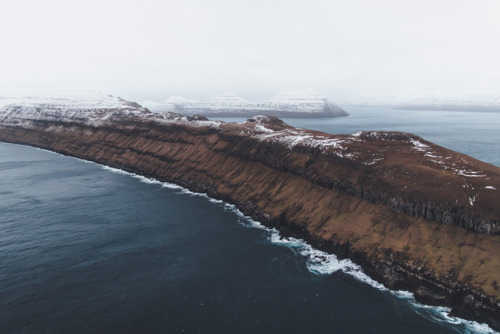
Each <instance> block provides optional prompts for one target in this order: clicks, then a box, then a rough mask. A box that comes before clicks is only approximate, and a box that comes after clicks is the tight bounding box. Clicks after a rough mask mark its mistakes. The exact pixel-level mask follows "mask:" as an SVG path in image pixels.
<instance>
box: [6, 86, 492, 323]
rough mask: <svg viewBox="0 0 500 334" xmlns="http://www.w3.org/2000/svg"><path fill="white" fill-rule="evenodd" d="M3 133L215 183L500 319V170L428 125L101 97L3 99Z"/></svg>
mask: <svg viewBox="0 0 500 334" xmlns="http://www.w3.org/2000/svg"><path fill="white" fill-rule="evenodd" d="M0 141H4V142H10V143H18V144H24V145H31V146H35V147H40V148H44V149H47V150H51V151H55V152H59V153H61V154H65V155H69V156H73V157H78V158H82V159H86V160H90V161H95V162H97V163H100V164H104V165H108V166H112V167H116V168H120V169H123V170H126V171H129V172H133V173H137V174H141V175H144V176H147V177H152V178H155V179H158V180H161V181H168V182H173V183H176V184H179V185H181V186H184V187H186V188H188V189H190V190H193V191H198V192H205V193H208V195H209V196H211V197H213V198H217V199H222V200H224V201H227V202H230V203H233V204H235V205H236V206H237V207H238V208H239V209H240V210H241V211H242V212H243V213H245V214H247V215H250V216H252V217H253V218H254V219H257V220H259V221H261V222H262V223H263V224H265V225H268V226H274V227H276V228H277V229H279V230H280V232H281V234H282V235H284V236H298V237H300V238H303V239H305V240H306V241H308V242H310V243H311V244H312V245H314V246H315V247H318V248H320V249H322V250H326V251H329V252H332V253H335V254H337V255H338V256H339V257H341V258H350V259H352V260H353V261H354V262H356V263H358V264H360V265H361V266H362V267H363V268H364V270H365V272H366V273H367V274H369V275H370V276H371V277H373V278H375V279H376V280H378V281H380V282H382V283H383V284H384V285H386V286H387V287H388V288H390V289H395V290H399V289H404V290H410V291H412V292H414V293H415V297H416V299H417V300H418V301H421V302H423V303H427V304H432V305H446V306H449V307H451V308H452V311H451V312H452V314H453V315H456V316H461V317H464V318H467V319H474V320H478V321H480V322H486V323H488V324H489V325H490V326H491V327H492V328H494V329H496V330H500V256H499V254H500V206H499V205H498V204H499V199H500V193H499V191H500V168H499V167H496V166H493V165H490V164H487V163H484V162H481V161H478V160H475V159H473V158H471V157H469V156H466V155H463V154H460V153H457V152H453V151H451V150H448V149H446V148H443V147H440V146H438V145H435V144H433V143H431V142H428V141H426V140H424V139H423V138H420V137H418V136H415V135H412V134H409V133H403V132H374V131H369V132H360V133H355V134H352V135H333V134H327V133H322V132H318V131H311V130H304V129H298V128H294V127H291V126H288V125H287V124H285V123H284V122H282V121H281V120H280V119H278V118H275V117H270V116H255V117H253V118H250V119H248V120H247V121H246V122H242V123H225V122H222V121H210V120H208V119H207V118H205V117H203V116H196V115H190V116H182V115H179V114H175V113H169V112H167V113H152V112H150V111H149V110H148V109H146V108H143V107H141V106H140V105H138V104H137V103H134V102H127V101H124V100H122V99H120V98H114V97H111V96H101V97H98V98H97V97H92V98H79V99H75V98H58V99H36V98H31V99H24V100H5V99H3V100H0Z"/></svg>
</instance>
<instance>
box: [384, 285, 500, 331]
mask: <svg viewBox="0 0 500 334" xmlns="http://www.w3.org/2000/svg"><path fill="white" fill-rule="evenodd" d="M390 292H391V293H392V294H393V295H395V296H396V297H398V298H400V299H405V300H407V301H408V302H409V303H410V305H412V306H413V307H414V308H415V310H416V311H417V313H419V314H421V312H419V311H424V310H425V311H427V312H425V314H423V316H424V317H426V318H431V320H433V321H435V322H440V323H446V324H450V325H462V326H463V327H465V328H464V330H465V331H464V334H473V333H474V334H495V333H498V332H496V331H494V330H493V329H491V328H490V327H489V326H488V325H487V324H481V323H478V322H476V321H471V320H465V319H462V318H457V317H452V316H450V315H449V314H450V311H451V309H450V308H449V307H445V306H430V305H425V304H421V303H419V302H417V301H416V300H415V296H414V295H413V293H411V292H409V291H403V290H399V291H390Z"/></svg>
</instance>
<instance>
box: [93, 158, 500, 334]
mask: <svg viewBox="0 0 500 334" xmlns="http://www.w3.org/2000/svg"><path fill="white" fill-rule="evenodd" d="M100 166H101V167H102V168H103V169H105V170H108V171H110V172H113V173H118V174H123V175H129V176H132V177H134V178H136V179H138V180H139V181H141V182H144V183H148V184H155V185H160V186H161V187H163V188H167V189H171V190H177V193H178V194H182V195H189V196H197V197H203V198H206V199H207V200H208V201H210V202H211V203H214V204H217V205H222V206H223V208H224V210H225V211H230V212H232V213H234V214H235V215H236V216H237V217H238V222H239V223H240V224H241V225H243V226H245V227H248V228H256V229H260V230H263V231H265V232H266V233H267V234H268V235H267V239H268V241H269V242H270V243H272V244H275V245H279V246H284V247H287V248H290V249H291V250H293V251H294V252H297V253H299V254H300V255H302V256H304V257H305V258H306V266H307V269H308V270H309V271H310V272H311V273H313V274H315V275H330V274H333V273H335V272H338V271H340V272H343V273H345V274H347V275H350V276H351V277H353V278H354V279H356V280H358V281H360V282H363V283H365V284H368V285H370V286H372V287H373V288H375V289H378V290H380V291H383V292H387V293H391V294H393V295H394V296H396V297H397V298H399V299H404V300H406V301H407V302H408V303H409V304H410V305H411V306H412V308H413V309H414V310H415V312H417V313H418V314H420V315H421V316H423V317H425V318H427V319H431V320H432V321H434V322H439V323H447V324H450V325H455V326H460V327H462V330H463V333H464V334H472V333H477V334H494V333H498V332H496V331H494V330H492V329H491V328H490V327H489V326H488V325H486V324H480V323H478V322H475V321H469V320H465V319H461V318H456V317H451V316H449V312H450V308H447V307H442V306H428V305H424V304H421V303H419V302H417V301H416V300H415V297H414V295H413V294H412V293H411V292H409V291H392V290H389V289H387V288H386V287H385V286H384V285H383V284H381V283H379V282H377V281H375V280H373V279H372V278H370V277H369V276H368V275H367V274H365V273H364V272H363V270H362V268H361V267H360V266H359V265H357V264H355V263H354V262H352V261H351V260H349V259H342V260H339V259H338V258H337V256H336V255H334V254H329V253H326V252H323V251H321V250H318V249H315V248H314V247H312V246H311V245H309V244H308V243H307V242H305V241H304V240H302V239H299V238H292V237H282V236H281V235H280V234H279V231H278V230H277V229H275V228H272V227H267V226H264V225H263V224H261V223H260V222H258V221H255V220H254V219H252V218H251V217H249V216H245V215H244V214H243V213H242V212H241V211H240V210H239V209H238V208H237V207H236V206H235V205H234V204H230V203H227V202H224V201H222V200H217V199H214V198H211V197H209V196H208V195H207V194H205V193H198V192H193V191H191V190H188V189H186V188H184V187H182V186H179V185H176V184H173V183H169V182H161V181H157V180H154V179H151V178H147V177H144V176H141V175H138V174H135V173H130V172H126V171H123V170H120V169H117V168H113V167H108V166H104V165H100Z"/></svg>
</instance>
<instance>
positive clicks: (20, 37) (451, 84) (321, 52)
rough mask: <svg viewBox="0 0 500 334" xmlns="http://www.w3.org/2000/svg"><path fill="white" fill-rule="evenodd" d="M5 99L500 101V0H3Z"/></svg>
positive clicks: (0, 84)
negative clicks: (302, 92) (297, 94)
mask: <svg viewBox="0 0 500 334" xmlns="http://www.w3.org/2000/svg"><path fill="white" fill-rule="evenodd" d="M0 47H1V52H0V96H12V95H28V94H35V93H37V92H40V91H52V90H54V91H56V90H64V89H84V90H88V89H90V90H99V91H102V92H106V93H109V94H113V95H117V96H122V97H124V98H127V99H130V100H137V101H141V100H148V99H151V100H163V99H165V98H166V97H168V96H169V95H174V94H179V95H183V96H186V97H193V98H203V97H207V96H210V95H213V94H218V93H222V92H233V93H235V94H237V95H240V96H242V97H244V98H246V99H250V100H252V99H254V100H255V99H261V98H267V97H271V96H273V95H275V94H277V93H280V92H282V91H288V90H297V89H303V88H312V89H315V90H318V91H321V92H323V93H324V94H325V95H326V96H328V97H330V98H332V99H333V100H334V101H338V102H341V103H342V102H344V103H345V102H356V101H359V100H366V99H372V98H373V99H376V98H377V97H380V96H410V95H412V94H426V93H428V92H433V91H446V92H451V93H456V94H469V93H470V94H472V93H474V94H477V93H478V92H479V93H485V94H494V95H495V94H496V95H497V96H499V95H500V60H499V59H500V1H499V0H477V1H464V0H456V1H451V0H446V1H443V0H433V1H427V0H424V1H422V0H421V1H414V0H410V1H397V0H380V1H370V0H354V1H336V0H329V1H323V0H318V1H295V0H291V1H272V0H267V1H262V0H253V1H234V0H233V1H226V0H213V1H206V0H205V1H197V0H185V1H181V0H170V1H169V0H167V1H156V0H142V1H129V0H121V1H116V0H100V1H96V0H86V1H81V0H72V1H69V0H44V1H38V0H4V1H2V3H1V4H0Z"/></svg>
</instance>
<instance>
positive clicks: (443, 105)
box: [350, 92, 500, 112]
mask: <svg viewBox="0 0 500 334" xmlns="http://www.w3.org/2000/svg"><path fill="white" fill-rule="evenodd" d="M350 105H352V106H374V107H389V108H394V109H401V110H443V111H445V110H448V111H498V112H500V94H499V93H498V92H497V93H490V94H470V93H464V94H459V93H446V92H434V93H427V94H415V95H410V96H406V97H403V96H386V97H376V98H370V97H366V98H363V99H361V100H359V101H357V102H355V103H350Z"/></svg>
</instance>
